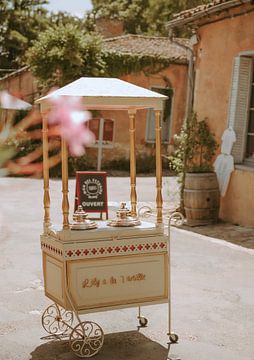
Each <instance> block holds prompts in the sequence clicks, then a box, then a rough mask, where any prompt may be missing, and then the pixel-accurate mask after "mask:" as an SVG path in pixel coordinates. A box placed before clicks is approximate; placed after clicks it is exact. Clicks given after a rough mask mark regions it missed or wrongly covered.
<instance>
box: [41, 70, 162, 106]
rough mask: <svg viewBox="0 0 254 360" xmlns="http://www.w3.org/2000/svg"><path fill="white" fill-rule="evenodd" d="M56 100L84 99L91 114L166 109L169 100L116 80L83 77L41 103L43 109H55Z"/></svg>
mask: <svg viewBox="0 0 254 360" xmlns="http://www.w3.org/2000/svg"><path fill="white" fill-rule="evenodd" d="M55 96H68V97H69V96H76V97H77V96H78V97H82V98H83V100H82V101H83V104H84V107H85V108H86V109H88V110H134V111H135V110H138V109H146V108H154V109H155V110H162V109H163V102H164V100H166V99H167V96H165V95H161V94H159V93H157V92H154V91H151V90H148V89H144V88H142V87H140V86H137V85H133V84H131V83H129V82H126V81H123V80H120V79H116V78H94V77H92V78H91V77H82V78H80V79H78V80H75V81H73V82H72V83H70V84H68V85H65V86H64V87H62V88H60V89H58V90H56V91H54V92H52V93H50V94H48V95H47V96H44V97H42V98H40V99H38V100H36V102H37V103H40V104H41V106H42V108H45V109H46V108H48V107H50V106H51V101H50V100H51V99H52V97H55Z"/></svg>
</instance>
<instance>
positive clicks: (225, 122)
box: [169, 0, 254, 226]
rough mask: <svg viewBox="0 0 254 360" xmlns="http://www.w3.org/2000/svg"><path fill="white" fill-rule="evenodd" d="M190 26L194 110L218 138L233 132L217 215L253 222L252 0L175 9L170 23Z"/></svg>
mask: <svg viewBox="0 0 254 360" xmlns="http://www.w3.org/2000/svg"><path fill="white" fill-rule="evenodd" d="M184 26H188V27H191V28H192V29H193V32H194V35H193V36H192V39H191V41H192V44H193V59H194V71H195V88H194V110H195V111H196V112H197V115H198V118H199V119H203V118H206V117H207V118H208V122H209V125H210V128H211V130H212V131H213V132H214V133H215V135H216V138H217V140H218V142H219V143H221V137H222V134H223V132H224V130H225V129H226V128H228V127H229V126H231V127H232V128H233V129H234V131H235V133H236V142H235V143H234V146H233V150H232V155H233V156H234V161H235V170H234V171H233V173H232V175H231V179H230V183H229V188H228V190H227V193H226V195H225V197H222V198H221V209H220V217H221V218H222V219H223V220H225V221H229V222H231V223H235V224H241V225H250V226H254V216H253V213H254V196H253V195H254V77H253V73H254V72H253V67H254V66H253V65H254V37H253V33H254V2H253V1H250V0H241V1H240V0H234V1H232V0H215V1H212V2H211V3H209V4H207V5H201V6H198V7H196V8H194V9H190V10H186V11H183V12H181V13H179V14H176V15H175V17H174V18H173V19H172V21H170V22H169V27H170V28H171V29H173V30H174V29H175V28H179V27H181V28H182V27H184Z"/></svg>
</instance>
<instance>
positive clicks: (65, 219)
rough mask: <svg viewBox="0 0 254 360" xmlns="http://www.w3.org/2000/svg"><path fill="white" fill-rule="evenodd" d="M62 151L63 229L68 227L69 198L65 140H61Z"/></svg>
mask: <svg viewBox="0 0 254 360" xmlns="http://www.w3.org/2000/svg"><path fill="white" fill-rule="evenodd" d="M61 153H62V193H63V200H62V211H63V229H69V227H70V226H69V200H68V192H69V189H68V150H67V144H66V141H65V140H64V139H63V138H62V140H61Z"/></svg>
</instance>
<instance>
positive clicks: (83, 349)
mask: <svg viewBox="0 0 254 360" xmlns="http://www.w3.org/2000/svg"><path fill="white" fill-rule="evenodd" d="M103 342H104V333H103V330H102V328H101V327H100V326H99V325H98V324H96V323H94V322H92V321H83V322H80V323H79V324H78V325H77V326H75V327H74V328H73V330H72V332H71V334H70V339H69V343H70V348H71V350H72V351H73V352H74V353H75V355H77V356H79V357H81V358H86V357H87V358H88V357H91V356H94V355H95V354H97V353H98V352H99V350H100V349H101V347H102V345H103Z"/></svg>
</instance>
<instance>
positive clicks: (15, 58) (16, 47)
mask: <svg viewBox="0 0 254 360" xmlns="http://www.w3.org/2000/svg"><path fill="white" fill-rule="evenodd" d="M47 3H48V0H10V1H6V0H1V3H0V50H1V51H0V64H1V68H4V69H10V68H18V67H19V66H21V65H23V58H22V57H23V54H24V53H25V51H26V49H28V48H29V46H30V45H31V43H32V41H33V40H34V39H36V38H37V36H38V33H39V32H41V31H43V30H45V29H46V27H47V25H48V19H47V10H45V9H44V8H43V5H45V4H47Z"/></svg>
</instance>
